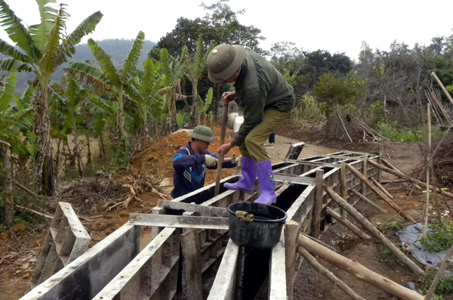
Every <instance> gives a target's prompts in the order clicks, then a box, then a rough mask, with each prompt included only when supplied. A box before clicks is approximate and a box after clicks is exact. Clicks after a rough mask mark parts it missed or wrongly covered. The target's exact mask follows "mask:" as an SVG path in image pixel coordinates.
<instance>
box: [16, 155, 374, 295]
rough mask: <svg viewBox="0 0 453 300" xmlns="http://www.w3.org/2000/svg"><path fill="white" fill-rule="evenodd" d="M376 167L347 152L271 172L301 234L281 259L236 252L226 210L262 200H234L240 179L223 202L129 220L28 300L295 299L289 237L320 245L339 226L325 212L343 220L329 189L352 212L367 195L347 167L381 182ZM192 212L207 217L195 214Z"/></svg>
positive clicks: (279, 250) (195, 200) (206, 197)
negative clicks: (331, 227)
mask: <svg viewBox="0 0 453 300" xmlns="http://www.w3.org/2000/svg"><path fill="white" fill-rule="evenodd" d="M302 147H303V146H302ZM292 154H293V155H295V154H294V153H292ZM296 157H297V156H296ZM368 160H373V161H377V162H379V156H378V155H376V154H368V153H360V152H349V151H345V152H336V153H332V154H328V155H320V156H315V157H310V158H306V159H302V160H291V159H287V160H285V161H283V162H281V163H278V164H275V165H273V173H274V177H275V182H276V194H277V203H276V204H275V205H276V206H278V207H279V208H281V209H283V210H285V211H286V213H287V224H288V223H289V222H292V221H294V222H293V223H294V224H297V225H295V226H294V225H293V226H285V229H284V230H283V232H282V235H281V239H280V242H279V243H278V244H277V245H276V246H275V247H274V248H273V249H269V250H260V249H254V248H246V247H238V246H237V245H236V244H234V243H233V242H232V241H231V240H230V239H229V237H228V230H227V228H228V227H227V226H226V224H227V223H225V222H226V219H227V217H226V216H225V213H224V210H222V208H223V209H225V208H226V207H227V206H228V205H229V204H231V203H234V202H238V201H253V200H255V199H256V198H257V197H258V193H251V194H248V193H244V192H241V191H233V190H226V189H225V188H224V187H223V184H224V183H225V182H235V181H237V180H238V178H239V176H231V177H228V178H225V179H224V180H222V181H221V188H220V192H219V194H218V195H217V196H214V188H215V184H211V185H209V186H206V187H204V188H202V189H199V190H197V191H194V192H192V193H190V194H187V195H184V196H182V197H179V198H176V199H174V200H172V201H171V202H172V203H173V205H167V206H164V205H161V206H157V207H155V208H154V209H153V214H152V215H131V218H130V220H129V222H128V223H126V224H124V225H123V226H122V227H121V228H119V229H118V230H116V231H115V232H113V233H112V234H110V235H109V236H108V237H107V238H105V239H104V240H102V241H101V242H99V243H98V244H96V245H95V246H94V247H92V248H91V249H89V250H88V251H87V252H86V253H84V254H83V255H81V256H80V257H78V258H77V259H76V260H74V261H72V262H71V263H70V264H68V265H67V266H66V267H65V268H63V269H61V270H60V271H59V272H57V273H56V274H54V275H53V276H52V277H50V278H49V279H48V280H46V281H44V282H43V283H41V284H40V285H39V286H37V287H36V288H34V289H33V290H31V291H30V292H29V293H28V294H26V295H25V296H24V297H22V298H21V299H23V300H29V299H62V298H65V297H68V296H69V295H71V297H70V298H71V299H84V300H86V299H97V300H101V299H102V300H106V299H115V300H120V299H162V300H164V299H165V300H166V299H196V300H199V299H209V300H220V299H254V298H255V297H256V296H258V295H260V296H261V297H264V298H266V299H272V300H279V299H282V300H283V299H285V300H286V299H292V291H293V286H294V281H295V278H296V275H297V273H298V271H299V269H300V267H301V264H302V261H303V258H302V257H301V255H300V254H298V253H297V251H296V250H297V245H296V244H291V243H286V242H285V237H286V236H294V235H295V234H298V233H301V232H302V233H305V234H311V235H314V236H316V237H317V236H319V235H320V234H322V232H324V231H325V230H327V228H328V227H329V224H331V222H332V221H331V218H330V217H328V215H327V214H326V209H327V207H329V209H331V210H334V211H338V212H340V213H341V210H340V209H339V208H338V206H337V205H335V203H334V202H333V201H331V199H330V198H329V197H328V195H327V194H326V193H325V192H324V191H323V188H322V184H323V183H327V184H328V185H329V186H330V187H332V189H333V190H335V191H336V192H337V193H339V194H340V195H342V196H343V197H344V196H345V199H347V201H348V202H349V203H350V204H352V205H354V204H355V203H356V202H357V201H359V199H360V198H359V196H357V194H355V193H349V192H350V191H351V190H355V191H360V194H362V195H365V196H367V195H369V194H370V192H369V191H368V189H367V187H366V186H365V185H363V184H362V182H361V181H360V180H359V179H358V178H356V177H355V176H353V174H351V172H350V171H349V169H348V168H346V167H345V164H349V165H352V166H354V167H355V168H356V169H357V170H359V171H360V172H361V173H362V174H364V175H365V176H366V177H367V178H369V179H375V180H377V181H380V169H378V168H376V167H375V166H373V165H371V164H368V163H367V161H368ZM177 203H180V205H179V206H177ZM190 204H192V205H194V206H197V207H205V208H206V209H195V210H191V209H190ZM209 208H212V209H209ZM165 220H166V221H165ZM150 228H151V230H149V229H150ZM149 239H150V242H144V241H145V240H149ZM288 240H289V239H288ZM294 240H295V239H294ZM263 262H268V263H263ZM285 287H286V288H285ZM261 297H260V298H261Z"/></svg>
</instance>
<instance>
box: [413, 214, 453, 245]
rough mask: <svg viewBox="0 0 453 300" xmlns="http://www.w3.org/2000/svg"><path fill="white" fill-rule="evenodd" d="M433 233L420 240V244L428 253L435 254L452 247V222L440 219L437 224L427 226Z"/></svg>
mask: <svg viewBox="0 0 453 300" xmlns="http://www.w3.org/2000/svg"><path fill="white" fill-rule="evenodd" d="M428 226H429V227H430V228H432V229H434V230H435V232H431V233H428V234H427V235H426V237H425V238H424V237H421V238H420V243H421V244H422V246H423V247H425V249H426V250H427V251H428V252H431V253H437V252H441V251H444V250H447V249H448V248H450V247H451V246H452V245H453V222H452V221H450V220H447V219H441V221H440V223H439V224H431V225H428Z"/></svg>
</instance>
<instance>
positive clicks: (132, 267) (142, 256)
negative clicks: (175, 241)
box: [93, 228, 175, 300]
mask: <svg viewBox="0 0 453 300" xmlns="http://www.w3.org/2000/svg"><path fill="white" fill-rule="evenodd" d="M174 233H175V229H173V228H166V229H164V230H162V231H161V232H160V233H159V235H158V236H156V237H155V238H154V239H153V240H152V241H151V242H150V243H149V244H148V245H146V247H145V248H143V250H142V251H140V253H139V254H138V255H137V256H136V257H135V258H134V259H133V260H131V261H130V262H129V264H127V265H126V266H125V267H124V268H123V269H122V270H121V272H119V273H118V274H117V275H116V276H115V277H114V278H113V279H112V280H111V281H110V282H109V283H108V284H107V285H106V286H105V287H104V288H103V289H102V290H101V291H99V293H98V294H97V295H96V296H95V297H94V298H93V300H101V299H102V300H108V299H116V298H115V297H116V296H118V295H120V293H122V291H123V288H124V287H125V286H126V285H128V284H130V281H131V280H133V277H134V276H136V275H139V277H141V276H140V272H141V270H142V269H143V268H144V267H145V266H146V265H147V264H148V263H149V262H150V260H151V259H153V258H155V256H156V255H158V254H159V251H160V250H159V249H161V246H162V245H163V244H165V243H166V242H167V241H168V240H169V238H170V237H171V236H172V235H173V234H174ZM153 274H154V275H157V276H158V277H159V278H160V279H161V280H160V281H163V280H164V278H165V277H166V274H167V272H165V270H164V269H163V268H160V270H159V272H157V270H156V272H155V273H153ZM138 280H142V281H143V282H145V281H146V280H143V278H139V279H138ZM157 286H158V285H156V286H154V288H151V289H148V290H147V292H149V293H151V294H152V293H154V292H155V291H156V290H157ZM138 292H139V291H131V293H135V294H136V295H137V293H138ZM138 294H140V293H138ZM131 296H132V295H130V294H129V295H127V294H122V295H121V298H120V299H134V298H132V297H131ZM127 297H130V298H127ZM148 298H149V297H148Z"/></svg>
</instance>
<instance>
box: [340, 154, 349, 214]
mask: <svg viewBox="0 0 453 300" xmlns="http://www.w3.org/2000/svg"><path fill="white" fill-rule="evenodd" d="M340 191H341V193H340V194H341V197H343V199H348V186H347V180H346V162H344V161H342V162H341V164H340ZM341 216H342V217H343V218H344V219H346V218H347V217H348V214H347V213H346V211H344V210H343V209H341Z"/></svg>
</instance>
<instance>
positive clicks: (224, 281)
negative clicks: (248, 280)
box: [207, 239, 240, 300]
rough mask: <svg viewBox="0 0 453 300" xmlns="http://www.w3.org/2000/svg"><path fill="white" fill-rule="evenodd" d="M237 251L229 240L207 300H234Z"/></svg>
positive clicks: (236, 247) (237, 247)
mask: <svg viewBox="0 0 453 300" xmlns="http://www.w3.org/2000/svg"><path fill="white" fill-rule="evenodd" d="M239 249H240V247H239V246H238V245H236V244H235V243H234V242H233V241H232V240H231V239H229V240H228V245H227V247H226V249H225V252H224V254H223V258H222V262H221V263H220V266H219V270H218V271H217V274H216V277H215V280H214V283H213V285H212V287H211V290H210V292H209V296H208V299H207V300H236V292H237V281H236V279H237V275H238V274H237V264H238V254H239Z"/></svg>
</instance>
